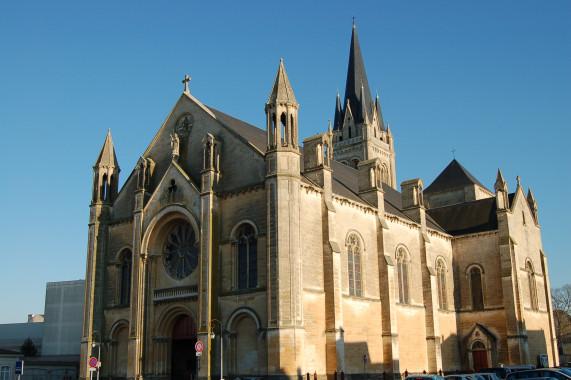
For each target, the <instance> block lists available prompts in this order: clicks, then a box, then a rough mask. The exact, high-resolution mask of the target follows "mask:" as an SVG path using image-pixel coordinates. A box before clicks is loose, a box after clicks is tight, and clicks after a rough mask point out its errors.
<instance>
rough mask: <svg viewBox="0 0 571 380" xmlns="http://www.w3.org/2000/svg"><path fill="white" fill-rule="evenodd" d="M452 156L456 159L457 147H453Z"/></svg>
mask: <svg viewBox="0 0 571 380" xmlns="http://www.w3.org/2000/svg"><path fill="white" fill-rule="evenodd" d="M452 157H453V158H454V159H456V149H454V148H452Z"/></svg>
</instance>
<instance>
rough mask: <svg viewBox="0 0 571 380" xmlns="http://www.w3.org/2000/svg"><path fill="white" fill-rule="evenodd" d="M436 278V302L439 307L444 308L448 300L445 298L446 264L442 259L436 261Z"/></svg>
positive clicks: (446, 306)
mask: <svg viewBox="0 0 571 380" xmlns="http://www.w3.org/2000/svg"><path fill="white" fill-rule="evenodd" d="M436 280H437V282H438V304H439V306H440V309H442V310H446V309H447V308H448V302H447V298H446V265H445V264H444V261H443V260H438V261H437V263H436Z"/></svg>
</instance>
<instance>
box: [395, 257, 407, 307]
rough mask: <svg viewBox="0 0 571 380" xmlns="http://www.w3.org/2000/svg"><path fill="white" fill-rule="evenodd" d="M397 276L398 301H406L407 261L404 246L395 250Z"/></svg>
mask: <svg viewBox="0 0 571 380" xmlns="http://www.w3.org/2000/svg"><path fill="white" fill-rule="evenodd" d="M397 276H398V288H399V302H400V303H405V304H407V303H408V262H407V256H406V252H405V250H404V248H402V247H401V248H399V249H398V251H397Z"/></svg>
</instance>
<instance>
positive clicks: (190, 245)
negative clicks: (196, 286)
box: [163, 223, 198, 280]
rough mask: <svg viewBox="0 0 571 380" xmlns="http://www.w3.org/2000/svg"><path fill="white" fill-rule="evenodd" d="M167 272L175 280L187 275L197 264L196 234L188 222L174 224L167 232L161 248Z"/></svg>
mask: <svg viewBox="0 0 571 380" xmlns="http://www.w3.org/2000/svg"><path fill="white" fill-rule="evenodd" d="M163 263H164V265H165V269H166V270H167V272H168V274H169V275H171V276H172V277H173V278H176V279H177V280H182V279H183V278H186V277H188V276H189V275H190V274H191V273H192V272H193V271H194V269H196V266H197V264H198V247H197V246H196V235H195V233H194V229H193V228H192V227H191V226H190V224H189V223H184V224H179V225H177V226H175V227H174V228H173V229H172V230H171V231H170V232H169V234H168V238H167V241H166V243H165V247H164V250H163Z"/></svg>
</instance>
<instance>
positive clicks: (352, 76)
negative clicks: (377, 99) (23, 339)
mask: <svg viewBox="0 0 571 380" xmlns="http://www.w3.org/2000/svg"><path fill="white" fill-rule="evenodd" d="M361 86H363V87H364V92H365V97H364V99H363V100H361V99H360V90H361V89H360V87H361ZM347 100H350V101H351V106H352V107H353V109H352V113H353V115H355V116H356V115H357V114H358V113H360V112H358V111H359V108H361V107H362V104H361V101H362V102H363V103H364V104H365V105H367V104H371V102H372V99H371V90H370V89H369V81H368V80H367V73H366V72H365V64H364V62H363V57H362V55H361V47H360V46H359V38H358V37H357V28H356V27H355V24H354V23H353V31H352V34H351V50H350V51H349V66H348V68H347V82H346V84H345V101H344V103H347ZM364 116H365V115H363V117H364ZM363 120H364V118H361V117H359V118H358V119H356V120H355V123H357V124H358V123H362V122H363Z"/></svg>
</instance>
